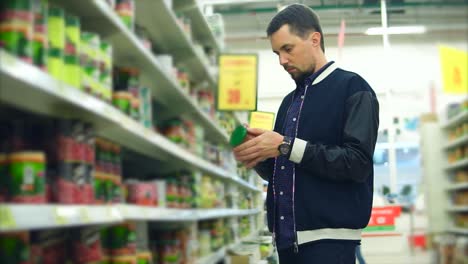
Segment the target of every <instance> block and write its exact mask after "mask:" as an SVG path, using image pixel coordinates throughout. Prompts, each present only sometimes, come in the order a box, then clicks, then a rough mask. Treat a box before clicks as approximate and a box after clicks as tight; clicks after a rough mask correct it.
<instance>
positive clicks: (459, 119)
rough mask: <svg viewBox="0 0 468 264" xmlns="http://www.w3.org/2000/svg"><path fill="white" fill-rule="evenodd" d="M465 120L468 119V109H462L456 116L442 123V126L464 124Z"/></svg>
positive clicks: (445, 127)
mask: <svg viewBox="0 0 468 264" xmlns="http://www.w3.org/2000/svg"><path fill="white" fill-rule="evenodd" d="M465 121H468V110H465V111H462V112H460V113H459V114H458V115H456V116H455V117H453V118H451V119H450V120H449V121H447V122H446V123H445V124H443V125H442V128H444V129H449V128H452V127H455V126H457V125H459V124H462V123H463V122H465Z"/></svg>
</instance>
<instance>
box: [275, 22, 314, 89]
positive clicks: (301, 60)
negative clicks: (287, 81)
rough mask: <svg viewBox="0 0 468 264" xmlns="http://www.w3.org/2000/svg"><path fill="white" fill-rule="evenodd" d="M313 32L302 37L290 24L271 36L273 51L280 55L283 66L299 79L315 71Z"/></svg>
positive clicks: (295, 78)
mask: <svg viewBox="0 0 468 264" xmlns="http://www.w3.org/2000/svg"><path fill="white" fill-rule="evenodd" d="M312 34H313V33H311V34H309V36H308V37H306V38H305V39H304V38H301V37H300V36H297V35H295V34H294V33H291V32H290V31H289V25H283V26H282V27H281V28H280V29H278V31H276V32H275V33H273V34H272V35H271V36H270V44H271V48H272V50H273V52H274V53H275V54H276V55H278V57H279V62H280V64H281V66H283V68H284V69H285V70H286V71H287V72H288V73H289V74H290V75H291V78H293V79H294V80H296V81H298V80H301V79H303V78H305V77H307V76H309V75H310V74H312V73H313V72H314V69H315V60H314V57H313V52H314V51H313V46H312Z"/></svg>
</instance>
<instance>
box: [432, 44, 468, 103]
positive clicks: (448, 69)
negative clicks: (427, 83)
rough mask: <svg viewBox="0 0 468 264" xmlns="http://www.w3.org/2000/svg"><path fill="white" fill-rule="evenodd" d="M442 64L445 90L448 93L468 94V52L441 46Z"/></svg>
mask: <svg viewBox="0 0 468 264" xmlns="http://www.w3.org/2000/svg"><path fill="white" fill-rule="evenodd" d="M439 54H440V65H441V67H442V79H443V84H444V92H445V93H448V94H463V95H467V94H468V52H466V51H463V50H458V49H455V48H451V47H446V46H440V47H439Z"/></svg>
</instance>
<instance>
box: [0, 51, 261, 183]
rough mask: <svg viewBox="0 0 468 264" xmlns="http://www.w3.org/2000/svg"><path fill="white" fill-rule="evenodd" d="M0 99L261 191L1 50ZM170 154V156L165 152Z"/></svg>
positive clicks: (164, 159) (149, 154) (161, 158)
mask: <svg viewBox="0 0 468 264" xmlns="http://www.w3.org/2000/svg"><path fill="white" fill-rule="evenodd" d="M0 83H1V84H2V86H1V89H0V102H4V103H6V104H12V105H14V106H16V107H19V108H21V109H26V110H29V111H34V112H37V113H42V114H46V115H51V116H56V117H65V118H80V119H82V120H84V121H88V122H91V123H93V124H94V125H95V127H96V130H97V133H98V134H99V135H102V136H105V137H106V138H108V139H110V140H113V141H115V142H116V143H119V144H121V145H123V146H124V147H127V148H129V149H131V150H134V151H136V152H138V153H141V154H144V155H147V156H149V157H153V158H157V159H160V160H162V161H166V162H168V163H170V162H177V163H178V165H180V163H181V162H182V164H184V165H186V166H187V167H190V168H193V169H200V170H202V171H204V172H205V173H207V174H210V175H212V176H215V177H218V178H221V179H223V180H228V181H231V182H234V183H236V184H238V185H240V186H242V187H244V188H247V189H250V190H253V191H260V190H259V189H258V188H257V187H255V186H253V185H251V184H249V183H247V182H245V181H244V180H242V179H240V178H239V177H237V175H234V174H232V173H229V172H227V171H225V170H223V169H221V168H219V167H217V166H216V165H214V164H211V163H209V162H208V161H205V160H203V159H202V158H200V157H197V156H195V155H194V154H192V153H190V152H189V151H187V150H185V149H183V148H182V147H180V146H178V145H177V144H174V143H173V142H171V141H169V140H168V139H166V138H165V137H163V136H162V135H160V134H157V133H155V132H153V131H152V130H150V129H147V128H144V127H143V126H142V125H141V124H139V123H138V122H136V121H134V120H132V119H131V118H129V117H128V116H126V115H125V114H123V113H121V112H120V111H119V110H117V109H116V108H114V107H113V106H111V105H109V104H107V103H106V102H103V101H101V100H99V99H96V98H94V97H93V96H91V95H88V94H86V93H84V92H81V91H79V90H78V89H75V88H73V87H70V86H67V85H65V84H63V83H61V82H59V81H56V80H55V79H53V78H52V77H51V76H49V75H48V74H46V73H44V72H42V71H41V70H39V69H38V68H36V67H34V66H31V65H29V64H27V63H24V62H22V61H20V60H18V59H16V58H14V57H13V56H11V55H9V54H8V53H6V52H2V51H0ZM168 154H169V155H168Z"/></svg>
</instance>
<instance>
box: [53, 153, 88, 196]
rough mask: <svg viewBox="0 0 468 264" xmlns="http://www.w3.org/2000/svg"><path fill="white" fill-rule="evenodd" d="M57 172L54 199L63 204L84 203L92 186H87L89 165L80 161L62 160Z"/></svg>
mask: <svg viewBox="0 0 468 264" xmlns="http://www.w3.org/2000/svg"><path fill="white" fill-rule="evenodd" d="M57 172H58V175H57V176H58V177H56V182H55V188H54V197H55V199H54V200H56V201H57V202H59V203H63V204H83V203H84V200H86V198H85V197H87V195H89V193H88V192H89V188H91V187H90V186H89V187H86V179H87V178H88V176H87V173H89V172H88V170H87V165H86V164H84V163H80V162H60V163H59V164H58V165H57Z"/></svg>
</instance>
